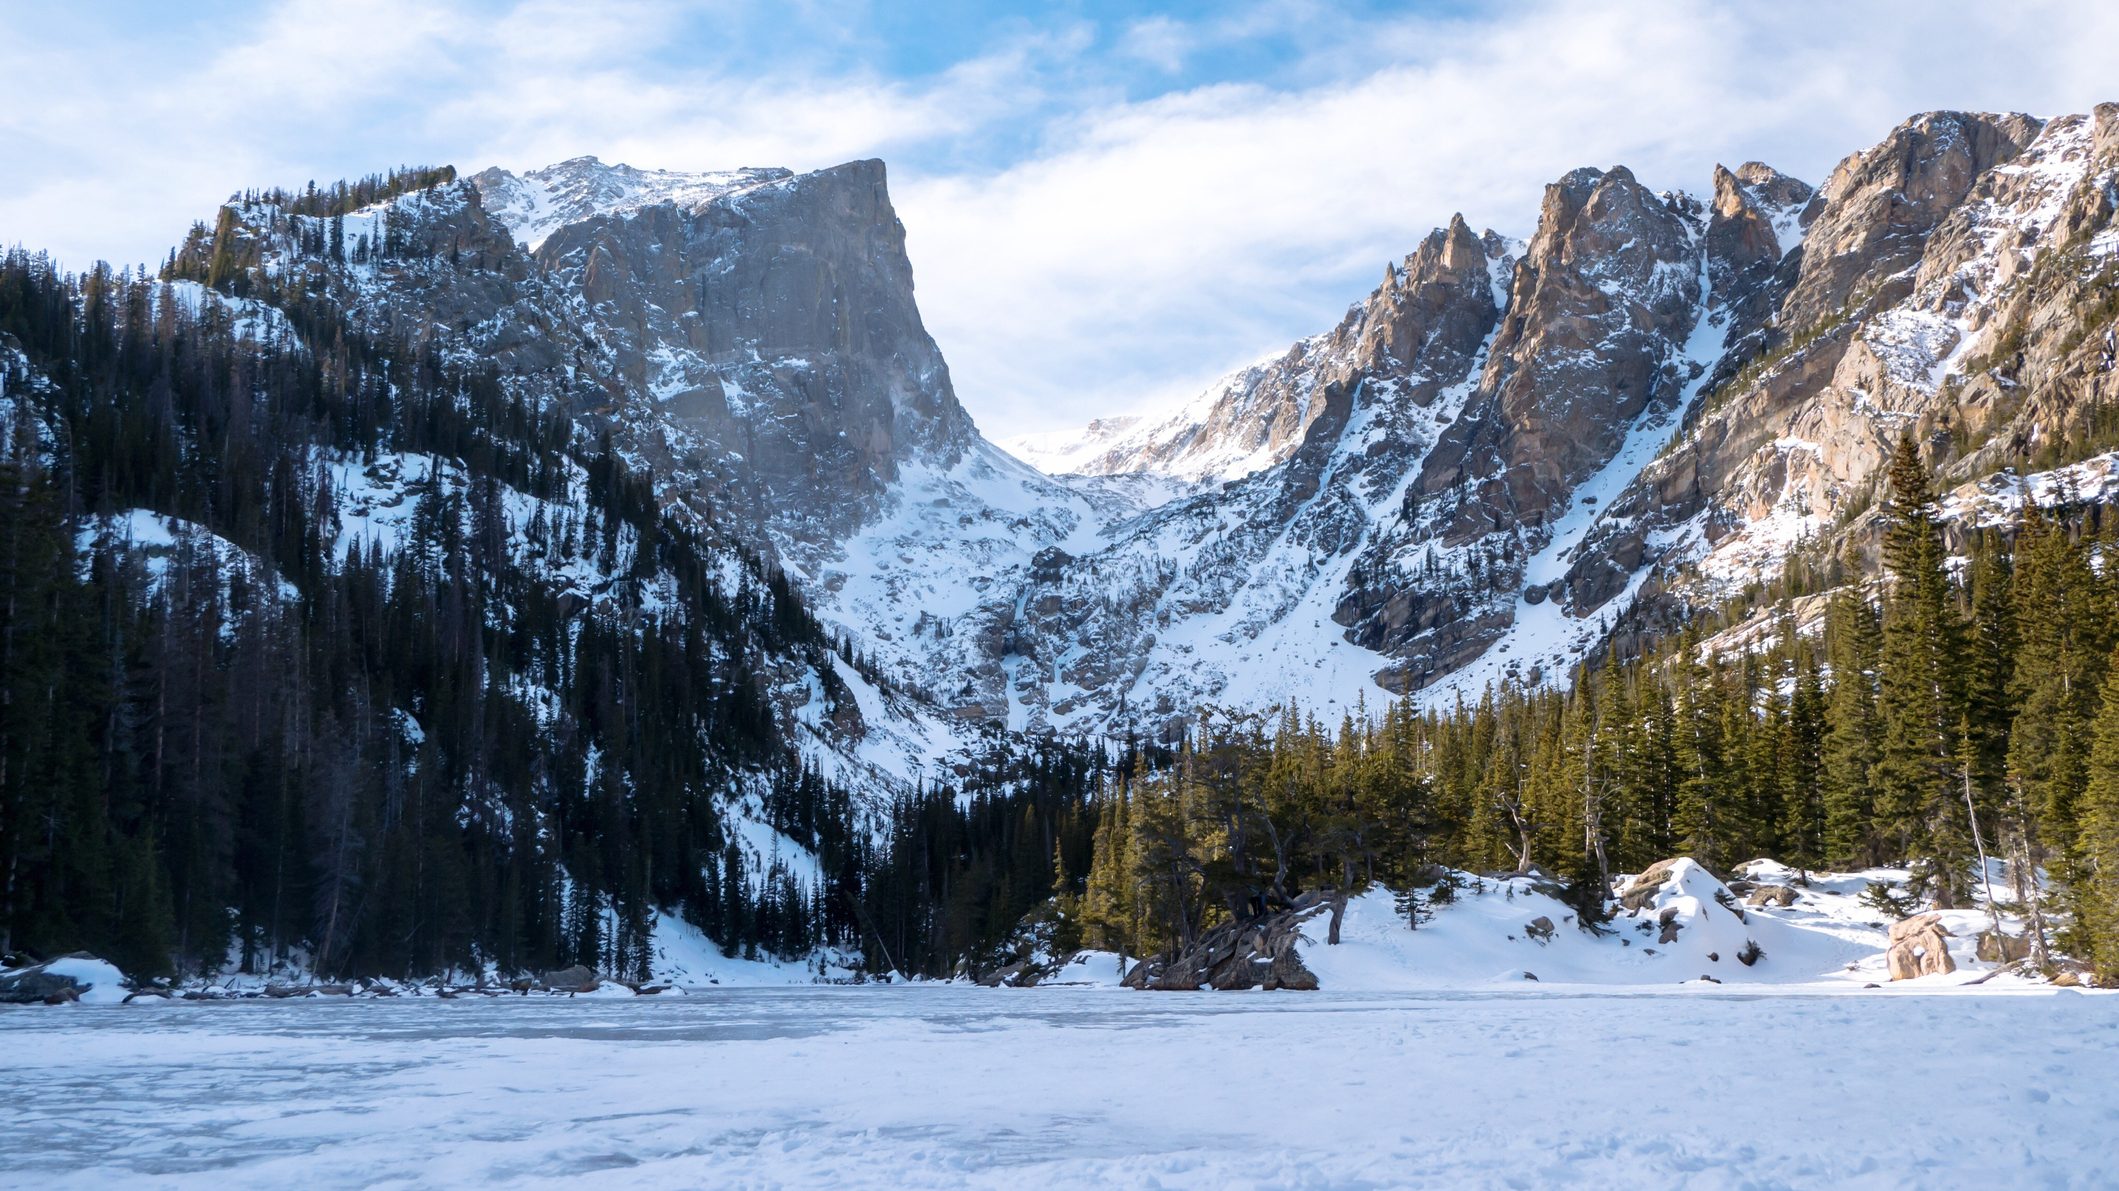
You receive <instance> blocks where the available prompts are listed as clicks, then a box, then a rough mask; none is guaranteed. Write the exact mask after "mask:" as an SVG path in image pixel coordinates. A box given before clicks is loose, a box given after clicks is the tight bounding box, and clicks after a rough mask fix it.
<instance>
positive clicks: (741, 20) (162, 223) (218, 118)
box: [0, 0, 2119, 436]
mask: <svg viewBox="0 0 2119 1191" xmlns="http://www.w3.org/2000/svg"><path fill="white" fill-rule="evenodd" d="M2115 44H2119V5H2114V4H2111V3H2109V2H2107V0H2021V2H2017V3H2010V4H1996V3H1978V4H1974V3H1969V2H1965V3H1955V2H1940V3H1938V2H1934V0H1925V2H1918V3H1916V2H1914V0H1870V2H1868V3H1858V4H1847V3H1840V2H1830V3H1828V2H1826V0H1779V2H1776V3H1772V4H1756V5H1742V6H1738V5H1724V4H1714V3H1708V2H1706V0H1630V2H1625V3H1618V2H1595V3H1593V2H1590V0H1512V2H1507V3H1498V4H1470V3H1444V2H1434V3H1416V4H1386V3H1357V2H1348V3H1338V4H1332V3H1320V2H1317V0H1233V2H1231V3H1226V4H1147V5H1140V4H1115V3H1065V4H1051V5H1043V6H1023V5H986V4H975V3H969V2H968V0H931V2H929V3H925V4H881V3H852V2H843V3H842V2H837V0H795V2H792V3H753V2H749V0H616V2H613V3H601V4H593V5H591V4H575V3H568V2H564V0H243V2H227V3H195V4H185V5H173V4H168V3H145V2H140V0H115V2H108V3H84V4H68V5H59V4H41V3H33V2H31V0H0V242H9V243H22V244H25V245H30V246H33V247H43V248H48V249H50V250H52V251H53V252H54V253H55V254H56V255H58V256H59V258H60V259H61V260H62V261H64V262H66V263H67V264H69V265H79V264H82V263H86V262H87V261H90V260H93V259H96V258H98V257H102V258H107V259H111V260H115V261H121V262H122V261H128V260H130V261H141V260H148V261H153V260H159V259H160V258H161V256H162V254H163V253H164V252H165V251H166V249H167V247H168V246H169V245H170V244H171V243H173V242H174V241H175V240H176V238H177V237H178V236H179V235H180V234H181V233H182V231H183V229H184V227H185V226H186V225H187V224H188V223H189V222H190V221H191V220H193V219H196V218H205V217H208V216H210V214H211V212H212V209H213V207H214V205H215V204H216V203H217V202H218V201H219V200H220V199H222V198H224V197H225V196H226V195H227V194H228V193H229V192H230V191H232V190H234V189H236V188H238V187H242V186H248V185H268V184H276V183H277V184H300V183H302V182H304V181H307V180H309V179H312V178H314V179H317V180H320V181H321V180H328V179H331V178H336V177H340V176H345V175H350V174H360V173H366V172H368V171H371V170H374V169H377V168H380V167H382V166H386V165H390V164H396V163H406V162H453V163H455V164H457V165H459V166H461V167H464V168H466V169H476V168H479V167H482V166H485V165H488V164H500V165H505V166H509V167H512V168H525V167H530V166H535V165H539V164H543V163H545V162H548V161H553V160H558V159H560V158H564V157H569V156H574V155H576V154H581V153H593V154H596V155H598V156H601V157H603V158H604V159H605V160H610V161H629V162H631V163H633V164H635V165H643V166H659V167H665V168H673V169H709V168H722V167H728V166H734V165H786V166H791V167H794V168H797V169H802V168H815V167H820V166H825V165H830V164H834V163H836V162H839V161H844V160H848V159H851V158H856V157H868V156H878V157H882V158H884V159H885V160H886V161H888V162H889V163H890V167H891V180H892V193H893V196H894V198H895V200H896V202H897V206H898V210H899V214H900V216H901V217H902V218H903V219H904V221H905V223H906V227H907V234H908V242H909V246H910V249H911V252H912V257H913V265H914V270H915V273H916V275H917V277H918V283H919V296H920V303H921V309H922V312H923V314H924V315H925V317H926V320H927V323H928V327H929V329H930V330H931V331H932V332H933V333H934V335H935V337H936V339H937V340H938V341H939V342H940V343H941V346H942V349H943V351H944V353H945V355H946V356H947V357H948V359H949V361H950V364H951V369H952V372H953V373H954V376H955V379H956V383H957V389H958V393H959V395H960V397H961V398H962V399H963V401H964V402H965V404H966V405H967V406H968V407H969V408H970V409H971V411H972V413H973V414H974V415H975V416H976V417H977V418H978V419H979V421H980V423H981V424H982V425H983V426H984V427H985V428H986V429H987V430H988V431H989V433H993V434H995V435H997V436H1006V435H1009V434H1013V433H1018V432H1023V431H1034V430H1044V429H1051V428H1057V427H1062V426H1067V425H1073V424H1078V423H1080V422H1082V421H1084V420H1086V419H1087V418H1089V417H1093V416H1099V415H1104V414H1111V413H1123V412H1132V411H1135V410H1139V409H1142V408H1145V407H1153V406H1157V405H1163V404H1168V403H1169V402H1171V401H1174V400H1177V399H1181V398H1182V397H1184V396H1188V395H1190V394H1191V393H1193V392H1196V391H1198V390H1199V389H1200V388H1202V387H1204V385H1205V384H1206V383H1207V382H1209V381H1210V380H1212V379H1213V377H1215V376H1216V375H1219V374H1220V373H1221V372H1224V371H1226V370H1227V369H1229V368H1231V367H1234V366H1237V365H1241V364H1244V363H1247V362H1250V361H1251V360H1254V359H1257V358H1259V357H1262V356H1264V355H1266V354H1268V353H1271V352H1275V351H1278V350H1281V349H1284V348H1285V347H1286V346H1287V344H1288V343H1290V342H1291V341H1292V340H1294V339H1295V338H1297V337H1299V336H1302V335H1307V334H1312V333H1315V332H1318V331H1322V330H1325V329H1327V328H1328V327H1329V326H1330V325H1331V324H1332V323H1334V322H1335V321H1336V320H1337V319H1338V317H1339V315H1340V314H1341V313H1342V312H1343V311H1344V309H1345V308H1346V306H1347V304H1348V303H1350V302H1352V301H1354V300H1356V299H1358V298H1359V297H1361V296H1362V295H1363V294H1365V293H1366V292H1367V290H1368V289H1369V288H1370V287H1371V286H1372V285H1374V284H1375V282H1376V280H1377V279H1378V278H1379V277H1380V276H1381V274H1382V266H1383V262H1384V261H1385V260H1387V259H1392V258H1396V257H1399V256H1402V255H1403V254H1404V253H1405V252H1407V251H1409V250H1410V249H1411V248H1412V247H1413V246H1414V244H1416V243H1417V241H1418V239H1419V237H1420V236H1421V235H1422V234H1424V233H1425V231H1426V230H1427V229H1428V228H1430V227H1433V226H1435V225H1437V224H1439V223H1442V222H1444V221H1446V220H1447V219H1448V218H1449V216H1450V214H1451V213H1452V212H1456V211H1462V212H1464V213H1465V215H1466V217H1467V218H1469V219H1470V220H1471V221H1472V222H1473V224H1474V225H1475V226H1492V227H1495V228H1497V229H1499V230H1501V231H1503V232H1506V233H1508V234H1512V235H1519V236H1520V235H1527V234H1528V233H1529V232H1530V230H1531V222H1532V220H1533V219H1534V218H1535V215H1536V211H1537V204H1538V199H1539V196H1540V193H1541V191H1542V187H1543V185H1544V183H1546V182H1548V181H1550V180H1552V179H1554V178H1557V177H1558V176H1560V175H1561V174H1563V173H1565V172H1566V171H1567V170H1569V169H1571V168H1573V167H1575V166H1579V165H1597V166H1609V165H1612V164H1614V163H1625V164H1627V165H1629V166H1630V167H1631V168H1633V170H1634V171H1635V173H1636V174H1638V175H1639V176H1640V177H1641V178H1642V179H1643V180H1644V181H1646V182H1648V183H1649V184H1650V185H1654V186H1658V187H1671V188H1686V189H1694V190H1700V189H1704V188H1705V187H1706V185H1707V182H1708V176H1709V172H1710V170H1711V169H1712V166H1713V165H1714V164H1715V163H1716V162H1718V161H1720V162H1726V163H1729V164H1735V163H1736V162H1740V161H1743V160H1746V159H1752V158H1757V159H1761V160H1765V161H1769V162H1771V163H1773V164H1775V165H1777V166H1780V167H1781V168H1783V169H1786V170H1789V171H1790V172H1793V173H1796V174H1798V175H1799V176H1802V177H1805V178H1807V179H1809V180H1811V181H1814V182H1822V181H1823V180H1824V179H1825V177H1826V175H1827V174H1828V173H1829V171H1830V170H1831V168H1832V166H1833V164H1834V163H1835V162H1836V161H1837V160H1838V159H1839V158H1840V157H1841V156H1842V155H1844V154H1845V153H1847V152H1850V151H1853V150H1855V149H1858V148H1861V147H1863V146H1865V145H1868V144H1871V143H1873V142H1874V141H1876V140H1877V139H1879V138H1880V137H1881V136H1882V135H1883V134H1884V133H1886V132H1887V131H1888V130H1889V129H1890V127H1891V126H1892V125H1893V124H1895V123H1897V122H1898V121H1899V120H1901V119H1903V118H1904V117H1906V116H1908V115H1910V114H1912V113H1914V112H1917V111H1921V110H1925V109H1929V108H1936V107H1962V108H1982V109H1988V110H1994V109H2011V110H2024V111H2029V112H2033V113H2035V114H2045V115H2052V114H2058V113H2061V112H2065V111H2082V110H2086V109H2087V108H2088V107H2089V106H2090V105H2091V104H2092V103H2095V102H2098V101H2101V100H2119V64H2115V60H2114V58H2113V57H2112V55H2111V52H2110V49H2109V47H2110V46H2112V45H2115Z"/></svg>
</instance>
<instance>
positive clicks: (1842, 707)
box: [1822, 583, 1883, 865]
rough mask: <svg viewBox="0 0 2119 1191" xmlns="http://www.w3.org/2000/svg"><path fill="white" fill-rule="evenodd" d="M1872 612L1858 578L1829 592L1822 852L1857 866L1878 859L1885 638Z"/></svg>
mask: <svg viewBox="0 0 2119 1191" xmlns="http://www.w3.org/2000/svg"><path fill="white" fill-rule="evenodd" d="M1880 635H1881V634H1880V630H1879V628H1878V626H1877V623H1876V615H1875V613H1874V611H1872V610H1871V608H1870V606H1869V603H1868V601H1867V600H1866V599H1865V598H1863V596H1862V593H1861V590H1860V587H1859V585H1858V584H1853V583H1850V584H1847V585H1846V586H1844V587H1842V588H1840V590H1839V592H1838V593H1837V594H1836V595H1834V596H1833V598H1832V605H1831V609H1830V613H1829V620H1828V623H1827V627H1826V634H1825V636H1826V644H1827V648H1828V650H1829V653H1830V657H1831V665H1832V691H1831V695H1830V697H1829V700H1828V703H1827V716H1826V719H1827V722H1828V724H1829V725H1830V726H1829V727H1828V728H1827V730H1826V733H1825V743H1824V758H1823V779H1824V780H1823V786H1824V788H1823V791H1822V794H1823V800H1824V809H1825V847H1824V854H1825V857H1826V858H1827V860H1828V861H1830V862H1835V863H1837V862H1851V863H1855V864H1859V865H1874V864H1879V863H1881V862H1882V860H1883V855H1882V849H1881V847H1880V841H1879V839H1878V836H1877V832H1876V827H1875V819H1876V786H1875V771H1876V758H1877V744H1878V739H1879V737H1880V734H1881V733H1880V726H1879V724H1878V719H1877V710H1876V684H1875V674H1876V670H1877V666H1878V661H1879V655H1880V653H1881V651H1882V643H1881V641H1880V640H1879V638H1880Z"/></svg>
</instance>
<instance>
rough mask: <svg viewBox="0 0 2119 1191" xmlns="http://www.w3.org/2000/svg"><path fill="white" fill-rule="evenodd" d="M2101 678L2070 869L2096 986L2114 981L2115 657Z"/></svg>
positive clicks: (2117, 919)
mask: <svg viewBox="0 0 2119 1191" xmlns="http://www.w3.org/2000/svg"><path fill="white" fill-rule="evenodd" d="M2106 675H2107V676H2106V678H2105V682H2104V691H2103V699H2102V702H2101V703H2100V705H2099V708H2098V711H2097V716H2096V720H2095V726H2094V731H2093V733H2092V741H2093V742H2092V745H2091V748H2090V756H2089V780H2088V781H2087V782H2086V783H2085V784H2084V787H2083V792H2082V800H2081V805H2080V808H2079V813H2080V820H2081V836H2080V842H2079V844H2078V846H2077V849H2076V854H2077V857H2078V861H2077V865H2076V869H2075V880H2076V881H2077V882H2078V883H2079V885H2080V892H2079V894H2078V895H2077V896H2076V898H2075V904H2076V906H2077V913H2078V914H2080V915H2081V922H2080V923H2079V930H2078V931H2077V934H2078V935H2079V937H2080V938H2081V940H2082V941H2083V942H2084V943H2085V944H2087V950H2088V952H2089V958H2090V960H2091V961H2092V962H2093V963H2094V964H2095V965H2096V969H2097V973H2098V982H2099V983H2100V984H2108V983H2112V982H2114V981H2119V657H2115V658H2114V659H2113V661H2112V664H2110V665H2108V666H2107V667H2106Z"/></svg>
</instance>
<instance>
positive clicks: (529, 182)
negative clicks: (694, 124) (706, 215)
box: [470, 157, 794, 252]
mask: <svg viewBox="0 0 2119 1191" xmlns="http://www.w3.org/2000/svg"><path fill="white" fill-rule="evenodd" d="M793 176H794V172H793V171H792V170H786V169H780V168H764V169H760V168H744V169H735V170H709V171H703V172H697V173H687V172H682V171H678V170H645V169H640V168H638V167H635V166H630V165H626V164H624V163H620V164H618V165H606V164H604V163H603V162H602V161H600V160H598V159H597V158H595V157H570V158H568V159H567V160H565V161H561V162H556V163H554V164H552V165H548V166H544V167H542V168H539V169H534V170H529V171H526V172H524V173H522V174H513V173H510V172H508V171H507V170H504V169H499V168H497V167H496V168H493V169H487V170H481V171H480V172H478V173H476V174H473V175H471V178H470V181H471V184H472V185H474V186H476V187H478V190H479V195H480V197H481V198H483V199H484V201H485V205H486V209H487V210H488V211H490V212H491V213H492V214H493V216H494V217H495V218H497V219H499V220H500V221H501V223H503V224H504V225H506V226H507V228H508V230H509V231H510V232H512V233H514V236H515V238H516V239H517V240H518V241H520V242H521V243H522V245H523V246H524V247H525V248H528V249H529V250H530V251H532V252H535V251H536V250H537V248H538V246H539V245H541V244H543V243H544V241H545V238H546V237H548V236H550V235H551V234H552V233H553V232H555V231H558V230H559V229H560V228H562V227H565V226H567V225H568V224H571V223H579V222H581V221H582V220H584V219H588V218H590V217H592V216H596V215H622V214H627V213H630V212H633V211H639V210H642V209H644V208H647V207H654V206H660V205H662V204H665V203H667V204H671V205H674V206H678V207H682V208H685V209H687V210H696V209H698V208H699V207H702V206H704V205H706V204H707V203H710V202H712V201H714V200H715V199H718V198H723V197H725V196H727V195H731V194H735V193H738V192H740V191H744V190H750V189H752V188H754V187H758V186H763V185H768V184H770V183H773V182H782V181H785V180H787V179H789V178H791V177H793Z"/></svg>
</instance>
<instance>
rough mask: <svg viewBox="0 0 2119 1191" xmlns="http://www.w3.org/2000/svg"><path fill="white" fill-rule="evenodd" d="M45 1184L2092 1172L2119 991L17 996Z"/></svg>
mask: <svg viewBox="0 0 2119 1191" xmlns="http://www.w3.org/2000/svg"><path fill="white" fill-rule="evenodd" d="M0 1035H4V1036H5V1038H4V1041H5V1043H6V1046H7V1050H8V1053H9V1055H10V1059H11V1068H12V1070H13V1071H14V1072H15V1074H16V1076H17V1078H18V1079H19V1080H21V1081H22V1083H23V1084H24V1085H25V1086H31V1087H35V1088H36V1089H37V1093H36V1094H35V1095H30V1096H16V1097H10V1098H9V1099H8V1101H7V1102H6V1106H5V1107H4V1108H0V1150H4V1151H5V1152H6V1153H8V1154H9V1155H10V1159H9V1175H10V1176H11V1177H12V1178H17V1179H20V1180H22V1181H23V1182H24V1183H25V1184H29V1183H34V1184H36V1185H39V1186H50V1187H91V1186H93V1187H100V1186H107V1185H111V1184H113V1183H119V1182H127V1181H145V1182H146V1183H148V1184H150V1185H154V1186H158V1187H193V1186H208V1185H211V1186H226V1185H230V1184H231V1183H243V1184H248V1185H295V1186H308V1187H337V1186H354V1185H359V1186H381V1187H392V1186H422V1187H431V1186H468V1185H479V1184H487V1183H507V1184H510V1185H521V1186H532V1187H534V1186H545V1185H565V1186H568V1187H695V1186H705V1185H712V1186H718V1187H781V1186H842V1187H844V1186H850V1187H863V1186H894V1187H945V1186H947V1187H957V1186H973V1187H1033V1186H1035V1187H1044V1186H1089V1185H1095V1186H1105V1187H1121V1188H1123V1187H1190V1186H1217V1187H1287V1186H1299V1187H1342V1186H1359V1187H1383V1186H1388V1187H1503V1186H1518V1187H1523V1186H1551V1185H1588V1186H1615V1185H1620V1184H1639V1185H1649V1186H1674V1187H1737V1186H1743V1187H1793V1186H1821V1185H1836V1186H1852V1187H1940V1186H1953V1187H1954V1186H1973V1185H1997V1186H2018V1185H2028V1184H2041V1185H2052V1186H2070V1185H2073V1186H2091V1185H2096V1184H2097V1183H2098V1182H2099V1180H2100V1179H2101V1178H2102V1177H2103V1173H2101V1172H2105V1171H2106V1170H2107V1168H2106V1167H2105V1166H2104V1163H2105V1162H2107V1161H2108V1160H2109V1157H2110V1152H2109V1143H2110V1138H2111V1137H2112V1136H2113V1135H2114V1132H2115V1130H2119V1081H2115V1080H2113V1079H2112V1078H2111V1071H2112V1069H2113V1066H2112V1065H2113V1063H2114V1061H2115V1060H2119V1002H2115V1001H2114V1000H2112V999H2110V998H2100V997H2091V996H2079V995H2066V994H2061V995H2053V996H2042V997H2011V998H1995V997H1981V996H1968V997H1866V998H1862V997H1816V996H1788V995H1779V996H1757V995H1750V994H1745V995H1735V994H1730V993H1722V992H1717V993H1714V994H1712V995H1707V996H1699V995H1689V994H1685V993H1674V994H1670V995H1661V996H1609V995H1588V994H1582V995H1568V996H1539V995H1512V994H1507V993H1493V992H1486V993H1457V994H1440V995H1427V996H1405V995H1395V996H1394V995H1387V994H1357V995H1348V994H1332V993H1320V994H1311V995H1262V994H1261V995H1244V994H1234V995H1220V996H1216V995H1199V996H1180V995H1161V996H1151V995H1130V994H1122V993H1115V992H1109V991H1101V990H1093V989H1082V990H1045V991H1043V992H1020V991H1014V990H983V989H966V988H936V987H914V988H866V989H807V990H743V991H739V992H712V993H706V994H702V995H694V996H691V997H686V998H682V999H676V1000H670V999H665V998H659V997H658V998H639V999H627V1000H590V999H579V1000H564V999H544V998H528V999H515V998H509V999H505V1000H501V1001H475V1002H467V1001H455V1002H433V1001H422V1002H391V1001H382V1002H373V1001H330V1002H324V1001H317V1002H308V1003H303V1004H286V1003H244V1004H236V1005H187V1004H184V1003H177V1004H171V1005H165V1006H162V1007H161V1008H160V1009H159V1010H157V1011H155V1012H153V1013H141V1012H137V1011H134V1010H132V1009H127V1008H109V1009H103V1008H90V1007H81V1008H74V1009H69V1010H53V1011H21V1012H16V1013H7V1014H0Z"/></svg>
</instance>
